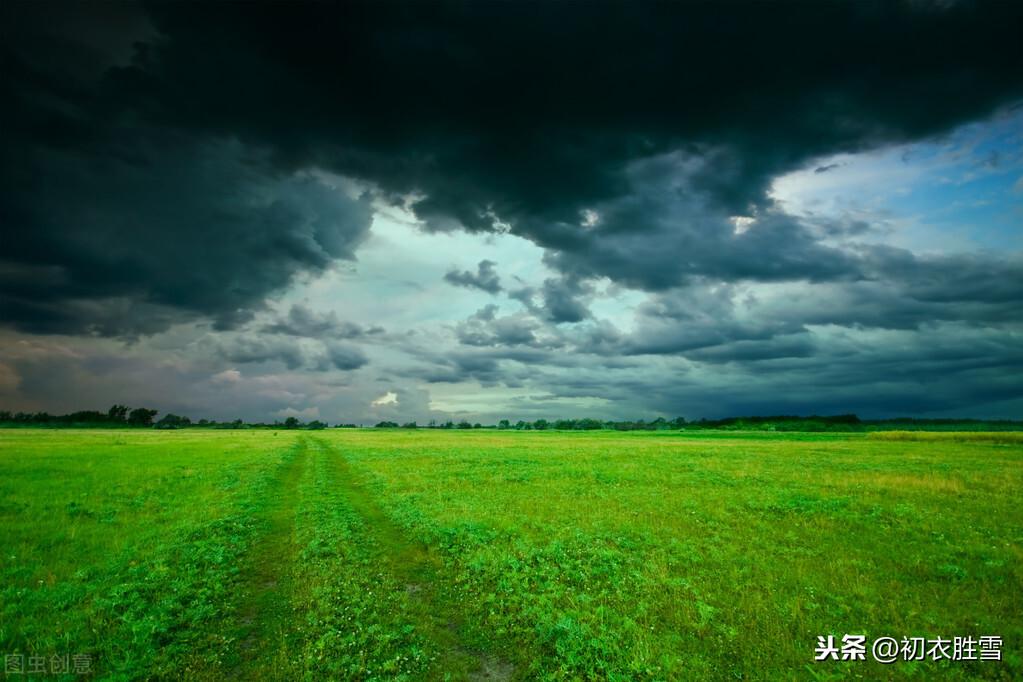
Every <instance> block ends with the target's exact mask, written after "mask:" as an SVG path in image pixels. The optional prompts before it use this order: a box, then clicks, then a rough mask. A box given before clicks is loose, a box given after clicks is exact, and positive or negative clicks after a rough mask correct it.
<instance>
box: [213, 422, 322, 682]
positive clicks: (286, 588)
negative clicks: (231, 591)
mask: <svg viewBox="0 0 1023 682" xmlns="http://www.w3.org/2000/svg"><path fill="white" fill-rule="evenodd" d="M289 457H290V459H288V460H286V461H285V463H284V464H282V466H281V468H280V471H279V472H278V475H277V477H276V480H275V481H274V483H273V484H272V485H270V486H268V488H267V504H266V507H265V508H264V512H263V514H262V516H263V519H262V520H263V523H265V525H266V529H265V531H264V532H263V534H262V535H261V536H260V537H259V539H258V541H257V543H256V545H255V546H254V547H253V548H252V550H251V551H250V552H249V554H248V556H247V558H246V561H245V563H244V565H243V566H242V568H241V577H240V584H239V597H240V604H239V609H238V612H237V615H236V622H237V623H238V625H239V627H240V629H239V632H238V634H237V639H236V653H237V657H238V658H239V659H240V660H239V662H238V664H237V666H236V667H234V669H233V670H232V674H231V677H234V678H237V679H257V678H258V679H267V678H268V677H269V678H270V679H286V678H287V671H288V670H290V669H291V668H292V666H293V665H294V662H293V661H292V660H291V659H292V658H293V650H292V647H291V646H289V641H290V640H291V639H293V637H294V635H293V634H292V632H293V618H292V608H291V601H290V595H291V593H292V591H293V587H294V586H293V582H294V580H295V574H294V567H295V565H296V562H297V560H298V553H299V547H298V544H297V542H296V538H295V518H296V507H297V504H298V500H299V492H298V484H299V481H300V480H301V479H302V475H303V473H304V471H305V469H306V467H307V464H308V459H309V448H308V444H307V442H306V441H305V439H302V440H300V441H299V442H298V443H297V444H296V445H295V446H294V449H293V451H292V452H291V453H289ZM271 671H272V672H271ZM268 672H269V673H271V674H269V675H268Z"/></svg>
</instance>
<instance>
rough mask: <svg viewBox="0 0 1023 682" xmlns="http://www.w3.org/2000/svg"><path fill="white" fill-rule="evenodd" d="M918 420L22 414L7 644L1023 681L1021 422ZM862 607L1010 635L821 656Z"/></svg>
mask: <svg viewBox="0 0 1023 682" xmlns="http://www.w3.org/2000/svg"><path fill="white" fill-rule="evenodd" d="M906 438H907V439H905V440H903V439H900V438H899V437H893V438H885V437H878V436H876V435H874V436H871V437H866V436H864V435H859V434H843V435H826V434H768V433H759V434H741V433H715V432H698V433H679V432H652V433H643V432H635V433H615V432H588V433H587V432H579V433H557V432H498V431H470V432H445V431H423V430H420V431H393V430H329V431H315V432H304V431H278V432H273V431H265V430H250V431H205V430H198V429H195V430H181V431H171V432H157V431H134V430H120V431H97V430H82V431H70V430H64V431H60V430H55V431H36V430H27V429H23V430H7V431H0V474H2V478H0V538H2V545H3V546H2V556H0V580H2V584H0V590H2V591H0V654H4V655H11V654H17V655H22V656H24V657H25V660H28V658H29V657H32V656H45V657H47V660H49V657H51V656H52V655H54V654H58V655H64V654H69V655H74V654H80V655H85V656H88V657H89V658H88V663H89V669H90V671H91V672H90V674H91V675H92V676H94V677H97V678H102V679H134V678H164V679H184V678H197V679H225V678H236V679H288V680H291V679H301V678H303V677H306V678H310V679H321V678H331V679H394V678H404V679H456V680H457V679H494V680H502V679H618V680H629V679H772V680H773V679H878V678H881V679H886V678H891V679H904V678H911V679H932V678H934V677H936V676H938V675H940V676H942V677H949V678H953V679H972V678H978V677H979V678H985V679H989V678H990V679H1006V680H1009V679H1020V678H1021V677H1023V659H1021V653H1023V648H1021V647H1023V590H1021V588H1023V567H1021V558H1023V557H1021V547H1023V508H1021V502H1020V500H1021V499H1023V495H1021V493H1023V443H1021V442H1020V441H1019V439H1018V438H1017V439H1015V440H1014V439H1013V438H1011V437H1010V438H1007V437H1001V438H995V439H991V440H984V439H983V437H982V438H970V437H969V434H955V437H953V436H948V437H944V438H942V437H934V438H927V439H921V438H920V437H919V436H917V437H913V438H912V439H909V437H906ZM847 633H848V634H865V635H867V636H868V641H870V640H871V639H873V638H874V637H878V636H882V635H888V636H893V637H895V638H896V639H901V638H902V637H903V636H925V637H929V638H932V637H936V636H942V637H946V638H951V637H953V636H974V637H977V636H981V635H1000V636H1001V637H1002V639H1003V646H1002V659H1003V660H1002V661H971V662H959V661H957V662H952V661H939V662H931V661H923V662H896V663H894V664H892V665H890V666H882V665H880V664H877V663H875V662H872V661H870V660H867V661H851V662H835V661H829V662H820V663H815V662H814V661H813V658H814V648H815V647H816V645H817V636H818V635H828V634H834V635H838V636H839V637H841V635H843V634H847ZM868 659H869V656H868ZM83 660H84V659H83ZM66 677H67V678H68V679H82V677H81V676H76V675H73V674H69V675H67V676H66ZM12 678H13V676H12Z"/></svg>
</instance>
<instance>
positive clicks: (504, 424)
mask: <svg viewBox="0 0 1023 682" xmlns="http://www.w3.org/2000/svg"><path fill="white" fill-rule="evenodd" d="M497 428H499V429H508V428H511V422H510V421H508V420H507V419H502V420H501V421H499V422H497Z"/></svg>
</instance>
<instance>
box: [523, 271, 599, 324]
mask: <svg viewBox="0 0 1023 682" xmlns="http://www.w3.org/2000/svg"><path fill="white" fill-rule="evenodd" d="M592 295H593V286H592V285H591V284H589V283H588V282H586V281H585V280H584V279H583V277H580V276H577V275H566V276H564V277H557V278H554V277H551V278H548V279H545V280H544V283H543V286H542V287H540V288H539V289H537V288H535V287H528V286H526V287H522V288H519V289H515V290H514V291H510V292H509V293H508V296H509V298H511V299H513V300H516V301H519V302H520V303H521V304H522V305H523V306H525V308H526V310H528V311H529V312H530V313H531V314H533V315H534V316H536V317H538V318H540V319H543V320H546V321H548V322H553V323H555V324H561V323H571V322H581V321H582V320H585V319H587V318H588V317H590V310H589V308H587V307H586V303H585V302H584V299H587V298H590V297H592ZM538 297H539V299H540V303H537V301H536V299H537V298H538Z"/></svg>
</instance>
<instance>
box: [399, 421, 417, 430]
mask: <svg viewBox="0 0 1023 682" xmlns="http://www.w3.org/2000/svg"><path fill="white" fill-rule="evenodd" d="M401 428H403V429H418V428H419V425H418V424H416V423H415V422H406V423H404V424H402V425H401Z"/></svg>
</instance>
